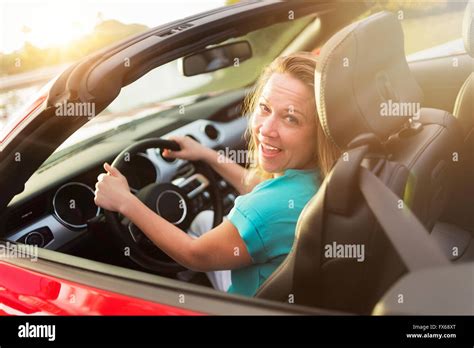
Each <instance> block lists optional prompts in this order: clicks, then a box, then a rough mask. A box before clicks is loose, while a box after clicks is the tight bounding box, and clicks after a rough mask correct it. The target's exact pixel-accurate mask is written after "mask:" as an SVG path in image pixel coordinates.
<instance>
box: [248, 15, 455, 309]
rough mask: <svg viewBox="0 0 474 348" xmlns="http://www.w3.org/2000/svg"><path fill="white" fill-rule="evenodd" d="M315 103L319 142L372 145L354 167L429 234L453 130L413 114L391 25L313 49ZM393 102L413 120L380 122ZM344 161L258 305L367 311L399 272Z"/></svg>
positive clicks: (446, 174) (398, 33) (443, 197)
mask: <svg viewBox="0 0 474 348" xmlns="http://www.w3.org/2000/svg"><path fill="white" fill-rule="evenodd" d="M315 95H316V103H317V107H318V113H319V118H320V121H321V123H322V125H323V128H324V131H325V133H326V135H327V136H328V137H329V138H330V139H332V141H333V142H334V143H335V144H336V145H337V146H338V147H339V148H340V149H342V150H343V151H345V150H347V149H350V148H353V147H355V146H356V145H357V143H359V144H360V143H361V142H366V143H367V144H370V152H369V153H368V154H365V155H364V158H363V161H362V165H363V166H364V167H366V168H368V169H370V170H371V171H372V172H373V173H374V174H375V175H377V176H378V177H379V178H380V179H381V180H382V181H383V182H384V183H385V185H386V186H388V187H389V188H390V189H391V190H392V191H393V192H394V193H395V194H396V195H397V196H398V197H400V198H401V199H400V201H398V202H397V204H400V205H401V206H400V208H401V209H404V207H405V205H408V206H409V207H410V209H411V210H412V212H413V213H415V215H416V216H417V217H418V219H419V220H420V222H421V223H422V224H423V225H424V226H425V227H426V228H427V229H428V230H431V228H432V227H433V225H434V223H435V222H436V221H437V219H438V218H439V216H440V214H441V212H442V211H443V208H444V205H445V204H446V201H447V199H448V197H449V192H450V189H451V186H452V185H451V184H452V183H451V182H450V181H451V180H450V178H451V172H452V170H453V166H454V164H453V161H452V156H453V152H456V151H459V148H460V146H461V145H460V141H459V140H460V132H461V130H460V128H459V126H458V124H457V121H456V119H455V118H454V117H453V116H452V115H450V114H449V113H448V112H446V111H442V110H435V109H421V110H419V113H416V107H415V106H419V105H420V104H416V103H421V99H422V92H421V90H420V88H419V86H418V85H417V83H416V81H415V80H414V78H413V77H412V75H411V73H410V70H409V68H408V65H407V62H406V59H405V53H404V43H403V32H402V28H401V26H400V23H399V21H398V20H397V18H396V17H395V16H394V15H393V14H391V13H388V12H380V13H377V14H375V15H372V16H370V17H368V18H366V19H363V20H361V21H359V22H356V23H353V24H351V25H349V26H347V27H346V28H344V29H342V30H341V31H339V32H338V33H337V34H335V35H334V36H333V37H332V38H331V39H330V40H329V41H328V42H327V43H326V44H325V45H324V47H323V48H322V50H321V57H320V63H319V64H318V65H317V71H316V74H315ZM403 103H407V104H403ZM410 103H415V104H410ZM395 104H398V105H399V107H400V106H402V105H403V106H406V107H407V109H408V107H409V106H410V105H411V106H412V107H413V108H412V112H410V111H408V112H407V113H408V114H410V116H412V117H407V116H397V115H396V114H397V112H396V110H395V108H393V109H391V111H392V112H391V113H390V114H391V116H384V115H385V113H384V112H383V111H382V108H383V107H387V106H389V105H391V106H392V107H393V106H394V105H395ZM385 111H386V110H385ZM398 111H400V108H399V110H398ZM350 153H351V152H349V153H344V154H343V155H342V156H341V158H340V159H339V160H338V162H337V163H336V165H335V167H334V168H333V170H332V171H331V173H330V174H329V175H328V176H327V177H326V179H325V180H324V182H323V183H322V185H321V188H320V190H319V191H318V193H317V194H316V195H315V196H314V197H313V198H312V199H311V200H310V202H309V203H308V204H307V206H306V207H305V209H304V210H303V212H302V213H301V216H300V218H299V221H298V224H297V227H296V238H295V242H294V245H293V248H292V250H291V252H290V254H289V255H288V257H287V258H286V259H285V261H284V262H283V263H282V265H281V266H280V267H279V268H278V269H277V270H276V271H275V272H274V273H273V274H272V276H271V277H270V278H269V279H268V280H267V281H266V282H265V283H264V284H263V285H262V286H261V288H260V289H259V291H258V292H257V294H256V296H257V297H261V298H267V299H273V300H277V301H284V302H287V301H289V300H290V302H293V301H294V302H295V303H297V304H302V305H310V306H317V307H322V308H331V309H336V310H344V311H351V312H356V313H370V311H371V309H372V307H373V306H374V304H375V303H376V301H377V300H378V299H379V298H380V297H381V296H382V294H383V293H384V292H385V291H386V290H387V288H388V287H389V286H390V285H392V284H393V283H394V282H395V281H396V280H397V279H398V278H399V277H400V276H401V275H403V274H404V273H405V272H406V270H407V268H406V267H405V265H404V263H403V262H402V260H401V259H400V257H399V254H398V253H397V251H396V250H395V249H394V247H393V246H392V245H391V243H390V242H389V240H388V238H387V237H386V235H385V234H384V232H383V231H382V229H381V228H380V226H379V224H378V223H377V221H376V220H375V218H374V216H373V214H372V213H371V211H370V209H369V207H368V206H367V204H366V202H365V200H364V199H363V196H362V195H361V192H360V190H359V187H358V173H359V171H358V169H360V165H359V164H358V163H359V162H360V159H358V158H353V157H354V156H352V157H351V156H347V155H348V154H350ZM351 161H354V163H356V162H357V166H353V165H352V166H351ZM387 204H393V202H387ZM335 246H343V247H344V246H348V247H351V246H355V247H357V246H359V247H360V248H362V247H363V248H364V249H363V250H364V255H363V256H364V257H363V260H361V259H360V260H359V261H360V262H359V261H358V260H357V259H356V258H350V257H348V256H349V255H347V254H346V255H343V256H345V257H331V255H328V254H327V253H326V252H327V251H328V250H329V249H330V248H331V247H332V248H333V247H335ZM352 250H354V249H352ZM332 256H334V255H332Z"/></svg>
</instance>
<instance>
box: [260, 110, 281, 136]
mask: <svg viewBox="0 0 474 348" xmlns="http://www.w3.org/2000/svg"><path fill="white" fill-rule="evenodd" d="M277 126H278V125H277V119H276V116H275V115H271V116H267V117H265V118H264V119H263V121H262V124H261V127H260V134H262V135H263V136H264V137H270V138H273V137H276V136H277V135H278V132H277Z"/></svg>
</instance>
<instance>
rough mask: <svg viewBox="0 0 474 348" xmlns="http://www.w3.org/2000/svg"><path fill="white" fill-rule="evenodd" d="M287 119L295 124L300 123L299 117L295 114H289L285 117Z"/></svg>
mask: <svg viewBox="0 0 474 348" xmlns="http://www.w3.org/2000/svg"><path fill="white" fill-rule="evenodd" d="M285 119H286V120H287V121H288V122H290V123H293V124H298V119H297V118H296V117H294V116H291V115H287V116H286V117H285Z"/></svg>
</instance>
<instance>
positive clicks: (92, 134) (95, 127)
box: [46, 16, 314, 163]
mask: <svg viewBox="0 0 474 348" xmlns="http://www.w3.org/2000/svg"><path fill="white" fill-rule="evenodd" d="M312 20H314V17H312V16H308V17H303V18H301V19H298V20H294V21H291V22H286V23H278V24H274V25H271V26H269V27H266V28H264V29H260V30H256V31H253V32H251V33H249V34H247V35H245V36H243V37H238V38H233V39H230V40H227V41H225V42H222V43H220V44H226V43H229V42H234V41H242V40H246V41H248V42H249V43H250V45H251V48H252V52H253V56H252V57H251V58H250V59H248V60H246V61H244V62H241V63H240V64H238V66H230V67H227V68H224V69H221V70H217V71H213V72H210V73H205V74H201V75H196V76H184V75H183V74H182V72H181V64H182V59H181V58H180V59H177V60H174V61H171V62H169V63H167V64H164V65H162V66H160V67H158V68H155V69H153V70H152V71H150V72H149V73H147V74H146V75H144V76H142V77H141V78H139V79H138V80H137V81H135V82H133V83H132V84H130V85H128V86H126V87H124V88H122V90H121V92H120V94H119V96H118V97H117V98H116V99H115V100H114V101H113V102H112V103H111V104H110V105H109V106H108V107H107V108H106V109H105V110H104V111H102V112H101V113H100V114H99V115H98V116H96V117H94V118H92V119H91V120H90V121H89V122H88V123H86V124H85V125H84V126H83V127H81V128H80V129H78V130H77V131H76V132H75V133H74V134H72V135H71V136H70V137H69V138H68V139H67V140H66V141H65V142H64V143H63V144H62V145H61V146H60V147H59V148H58V149H57V150H56V151H55V153H54V154H53V155H52V156H51V157H50V158H49V159H48V161H47V162H49V161H51V160H52V159H57V158H58V157H60V156H63V155H65V154H66V153H69V152H70V151H72V150H74V149H76V148H78V147H81V146H82V145H87V146H89V145H90V144H91V142H94V140H95V139H97V141H98V140H100V139H102V138H103V134H102V133H104V132H106V131H108V130H111V129H116V128H117V127H118V126H121V125H122V126H124V125H126V124H128V123H130V121H134V122H133V123H136V122H137V121H139V120H141V119H144V118H146V117H154V116H156V115H159V113H160V112H161V111H163V110H166V109H169V108H173V107H181V106H184V105H187V104H191V103H194V102H195V101H196V100H198V99H202V98H205V97H209V96H212V95H217V94H220V93H223V92H225V91H229V90H234V89H238V88H242V87H244V86H248V85H250V84H252V83H253V82H254V81H255V80H256V78H257V77H258V75H259V74H260V72H261V71H262V69H263V68H264V67H265V66H266V65H267V64H269V63H270V62H271V61H272V60H273V59H274V58H275V57H277V56H278V55H279V54H280V53H281V52H282V50H283V49H284V48H285V47H287V46H288V44H289V43H290V42H291V41H292V40H293V39H294V37H295V36H296V35H297V34H298V33H299V32H301V30H302V29H303V28H304V27H305V26H306V25H307V24H309V22H310V21H312ZM220 44H219V45H220ZM183 117H184V115H183ZM47 162H46V163H47Z"/></svg>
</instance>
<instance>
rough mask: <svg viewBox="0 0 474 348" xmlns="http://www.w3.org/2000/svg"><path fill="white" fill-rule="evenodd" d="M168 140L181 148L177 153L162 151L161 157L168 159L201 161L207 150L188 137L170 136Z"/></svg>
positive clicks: (167, 150)
mask: <svg viewBox="0 0 474 348" xmlns="http://www.w3.org/2000/svg"><path fill="white" fill-rule="evenodd" d="M167 139H168V140H173V141H175V142H177V143H178V144H179V146H180V148H181V150H179V151H171V150H169V149H164V150H163V156H165V157H168V158H180V159H183V160H188V161H202V160H203V159H204V154H205V153H206V151H208V150H209V149H208V148H207V147H205V146H203V145H201V144H200V143H199V142H197V141H196V140H194V139H193V138H191V137H188V136H184V137H183V136H170V137H168V138H167Z"/></svg>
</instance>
